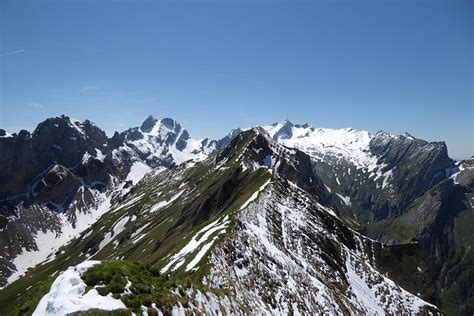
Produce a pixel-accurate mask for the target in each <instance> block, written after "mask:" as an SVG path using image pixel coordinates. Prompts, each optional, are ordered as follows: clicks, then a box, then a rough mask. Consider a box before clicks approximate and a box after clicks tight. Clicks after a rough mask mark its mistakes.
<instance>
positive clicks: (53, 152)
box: [0, 116, 107, 200]
mask: <svg viewBox="0 0 474 316" xmlns="http://www.w3.org/2000/svg"><path fill="white" fill-rule="evenodd" d="M106 141H107V136H106V135H105V133H104V132H103V131H102V130H100V129H99V128H97V127H96V126H95V125H93V124H92V123H91V122H89V121H85V122H84V123H79V122H74V121H73V120H71V119H70V118H69V117H66V116H62V117H56V118H52V119H47V120H46V121H44V122H42V123H40V124H39V125H38V127H37V128H36V129H35V131H34V132H33V133H32V134H29V133H28V132H26V131H21V132H20V133H19V134H18V135H15V134H13V137H7V138H0V152H1V153H2V154H1V155H0V200H2V199H4V198H6V197H8V196H15V195H18V194H23V193H25V189H26V187H27V186H28V184H29V183H30V182H31V181H33V179H34V178H35V177H36V176H37V175H38V174H40V173H41V172H44V171H45V170H46V169H47V168H49V167H50V166H51V164H52V163H57V164H61V165H63V166H66V167H67V168H71V167H73V166H74V165H75V164H77V163H78V162H79V161H80V160H81V159H82V157H83V155H84V154H85V153H86V152H89V153H91V154H95V149H96V148H102V147H103V146H104V144H105V143H106Z"/></svg>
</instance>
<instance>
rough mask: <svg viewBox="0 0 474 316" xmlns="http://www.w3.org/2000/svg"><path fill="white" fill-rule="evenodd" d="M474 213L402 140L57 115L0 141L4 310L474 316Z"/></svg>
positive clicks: (346, 132) (428, 148)
mask: <svg viewBox="0 0 474 316" xmlns="http://www.w3.org/2000/svg"><path fill="white" fill-rule="evenodd" d="M473 206H474V158H471V159H467V160H464V161H454V160H453V159H451V158H450V157H449V156H448V152H447V148H446V144H445V143H444V142H427V141H424V140H421V139H417V138H416V137H414V136H411V135H409V134H407V133H405V134H403V135H392V134H389V133H385V132H378V133H376V134H375V135H371V134H370V133H368V132H366V131H358V130H353V129H325V128H315V127H312V126H309V125H308V124H303V125H298V124H292V123H291V122H289V121H288V120H286V121H282V122H279V123H275V124H272V125H269V126H257V127H254V128H250V129H246V130H242V129H240V128H237V129H234V130H232V131H230V132H229V134H228V135H226V136H224V137H223V138H221V139H217V140H212V139H208V138H206V139H193V138H191V136H190V135H189V133H188V132H187V131H186V130H185V129H184V128H183V127H181V125H180V124H179V123H178V122H176V121H175V120H173V119H170V118H165V119H161V120H158V119H155V118H154V117H152V116H149V117H148V118H146V120H145V121H144V122H143V124H142V125H141V126H140V127H134V128H130V129H128V130H126V131H124V132H121V133H118V132H116V133H115V134H114V135H113V136H112V137H110V138H108V137H107V136H106V134H105V132H104V131H102V130H101V129H100V128H99V127H97V126H96V125H95V124H93V123H92V122H90V121H88V120H86V121H84V122H79V121H76V120H73V119H71V118H69V117H67V116H61V117H55V118H50V119H47V120H45V121H44V122H41V123H40V124H39V125H38V127H37V128H36V129H35V130H34V131H33V132H31V133H30V132H27V131H24V130H22V131H20V132H19V133H18V134H10V133H8V132H6V131H4V130H0V286H1V287H3V289H2V290H0V315H14V314H18V315H20V314H21V315H23V314H32V313H33V314H34V315H64V314H69V313H79V314H80V313H84V315H89V314H87V311H89V312H97V313H99V310H109V311H110V310H116V313H122V314H120V315H124V313H125V314H126V313H127V312H128V313H131V312H133V313H135V314H143V315H155V314H160V313H164V314H168V313H198V314H199V313H204V314H219V313H224V314H243V313H244V314H245V313H256V314H261V313H270V314H289V313H293V314H323V313H329V314H339V313H341V314H380V315H383V314H397V315H399V314H417V313H420V314H428V313H433V314H440V313H446V314H462V315H472V314H474V282H473V281H474V255H473V252H472V245H473V242H474V230H473V229H472V227H474V226H473V225H474V213H473ZM84 261H86V262H84ZM74 266H75V268H74ZM68 267H70V268H69V269H68ZM71 284H72V285H71ZM125 309H126V310H127V311H124V310H125Z"/></svg>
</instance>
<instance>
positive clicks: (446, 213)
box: [381, 159, 474, 315]
mask: <svg viewBox="0 0 474 316" xmlns="http://www.w3.org/2000/svg"><path fill="white" fill-rule="evenodd" d="M459 169H460V171H459V172H458V173H456V174H454V175H453V176H451V177H450V178H449V179H445V180H443V181H441V182H439V183H438V184H436V185H434V186H433V187H432V188H430V189H429V190H427V191H426V192H425V193H424V194H423V195H422V196H420V197H419V198H417V199H416V200H415V201H413V202H412V203H411V204H410V205H409V207H408V208H407V210H406V211H405V212H404V213H403V214H402V215H401V216H399V217H397V218H395V219H393V220H392V221H390V222H389V223H387V225H386V228H385V230H384V232H383V235H382V236H381V239H382V240H384V241H386V242H391V243H401V242H406V241H410V240H411V241H413V240H415V241H417V242H418V243H419V244H420V246H421V248H422V249H423V251H424V253H425V256H426V257H427V258H429V259H430V262H431V265H432V270H433V274H434V278H435V279H437V280H438V283H437V293H444V295H443V296H441V304H442V306H443V307H444V308H454V309H455V310H456V311H457V312H458V313H459V314H461V315H472V313H473V312H474V301H473V297H472V292H470V290H469V289H472V287H473V286H474V279H473V278H472V277H470V276H471V275H473V273H474V268H473V267H474V256H473V255H472V247H473V246H474V245H473V244H474V231H473V230H472V227H473V225H474V209H473V206H474V159H470V160H467V161H464V162H462V163H461V164H460V165H459Z"/></svg>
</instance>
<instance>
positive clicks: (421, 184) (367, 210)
mask: <svg viewBox="0 0 474 316" xmlns="http://www.w3.org/2000/svg"><path fill="white" fill-rule="evenodd" d="M263 129H264V130H266V131H267V132H268V134H269V136H270V137H271V138H272V139H273V140H275V141H277V142H278V143H280V144H283V145H285V146H288V147H291V148H297V149H299V150H301V151H303V152H305V153H306V154H308V155H309V156H310V157H311V158H312V160H313V161H314V168H315V171H316V172H317V173H318V174H319V176H320V177H321V178H322V180H323V182H324V185H325V186H326V187H327V188H328V189H329V190H331V192H332V193H334V194H335V195H336V196H338V197H339V198H335V201H334V202H335V203H336V204H338V206H340V208H341V209H342V210H344V211H345V212H346V214H347V215H349V216H351V217H354V218H356V219H357V220H358V221H360V222H362V223H372V222H377V221H381V220H386V219H387V218H390V217H393V216H397V215H398V214H400V212H402V211H403V209H404V208H405V207H407V206H408V204H409V203H410V202H412V201H413V200H414V199H416V198H417V197H419V196H420V195H421V194H423V193H424V192H425V191H426V190H428V189H429V188H430V187H432V186H433V185H435V184H436V183H438V182H440V181H441V180H443V179H445V178H446V177H447V176H449V174H450V170H452V169H453V167H454V162H453V161H452V160H451V159H450V158H449V156H448V154H447V148H446V144H445V143H443V142H427V141H424V140H421V139H417V138H415V137H413V136H411V135H409V134H407V133H405V134H402V135H392V134H389V133H386V132H377V133H376V134H370V133H369V132H367V131H359V130H354V129H351V128H345V129H327V128H314V127H312V126H310V125H308V124H304V125H294V124H292V123H291V122H289V121H287V120H285V121H282V122H280V123H275V124H272V125H268V126H263ZM413 166H416V167H415V168H413ZM378 233H379V229H374V230H372V229H369V235H370V236H371V237H377V236H378Z"/></svg>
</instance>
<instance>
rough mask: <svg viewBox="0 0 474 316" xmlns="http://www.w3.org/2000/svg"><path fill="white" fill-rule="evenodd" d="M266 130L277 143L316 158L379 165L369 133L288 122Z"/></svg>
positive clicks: (362, 166)
mask: <svg viewBox="0 0 474 316" xmlns="http://www.w3.org/2000/svg"><path fill="white" fill-rule="evenodd" d="M262 127H263V128H264V129H265V130H266V131H267V132H268V133H269V135H270V137H271V138H272V139H273V140H276V141H278V142H279V143H281V144H283V145H285V146H288V147H292V148H297V149H300V150H302V151H304V152H306V153H307V154H309V155H310V156H313V157H314V158H316V159H320V160H323V159H325V158H330V157H333V158H335V159H340V158H345V159H347V160H349V161H351V162H352V163H353V164H354V165H356V166H357V167H360V168H364V167H365V168H369V169H370V167H371V166H372V165H373V164H374V163H376V158H375V157H373V156H372V155H371V154H370V152H369V143H370V140H371V138H372V135H370V133H369V132H367V131H359V130H354V129H352V128H344V129H329V128H314V127H312V126H310V125H308V124H304V125H294V124H292V123H291V122H290V121H288V120H285V121H282V122H280V123H275V124H272V125H269V126H262Z"/></svg>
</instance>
